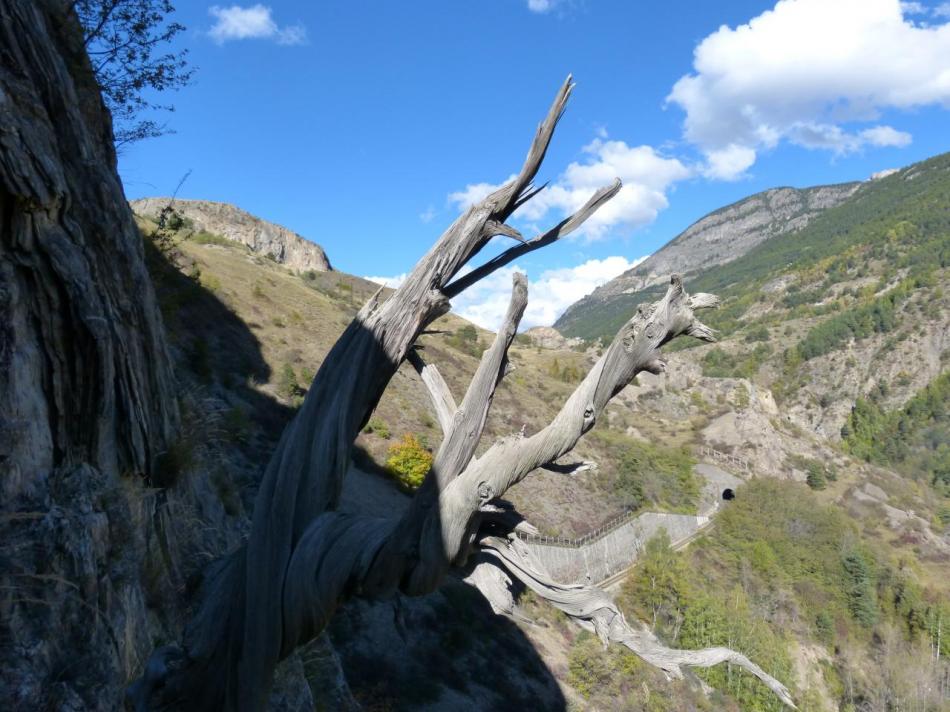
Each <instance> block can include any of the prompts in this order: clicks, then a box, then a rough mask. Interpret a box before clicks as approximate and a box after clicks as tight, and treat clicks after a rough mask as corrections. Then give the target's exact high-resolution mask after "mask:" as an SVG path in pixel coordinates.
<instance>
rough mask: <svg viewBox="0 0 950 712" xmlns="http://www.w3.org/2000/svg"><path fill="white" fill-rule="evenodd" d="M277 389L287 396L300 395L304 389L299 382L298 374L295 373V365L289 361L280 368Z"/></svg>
mask: <svg viewBox="0 0 950 712" xmlns="http://www.w3.org/2000/svg"><path fill="white" fill-rule="evenodd" d="M277 390H278V392H279V393H280V394H281V395H282V396H284V397H285V398H293V397H294V396H296V395H300V392H301V390H302V389H301V388H300V384H299V383H298V382H297V374H296V373H294V367H293V366H291V365H290V364H289V363H285V364H284V365H283V366H282V367H281V369H280V377H279V379H278V381H277Z"/></svg>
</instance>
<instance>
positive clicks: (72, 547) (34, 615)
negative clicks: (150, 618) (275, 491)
mask: <svg viewBox="0 0 950 712" xmlns="http://www.w3.org/2000/svg"><path fill="white" fill-rule="evenodd" d="M68 6H69V4H68V3H62V2H59V1H58V0H56V1H54V0H4V2H3V3H0V15H2V18H3V19H2V22H0V46H2V47H3V52H0V126H2V127H3V131H2V138H0V223H2V225H3V227H2V228H0V503H2V508H3V512H0V561H2V564H0V660H2V665H3V673H2V674H0V700H3V707H4V708H6V709H62V710H79V709H84V710H98V709H103V710H105V709H115V708H117V707H118V706H119V700H121V688H122V685H124V682H125V680H126V679H128V676H129V675H130V674H131V673H132V672H133V670H134V668H135V666H136V665H137V663H138V656H139V655H140V654H141V650H143V649H145V646H147V645H148V644H149V643H150V642H151V641H150V639H149V637H150V634H149V630H148V628H147V626H146V625H145V622H146V620H147V614H146V610H145V604H144V593H143V589H142V586H141V585H140V580H139V575H138V574H139V571H138V568H139V566H140V565H141V561H140V560H139V559H137V554H138V553H140V552H141V547H142V546H143V544H144V542H143V531H142V529H140V528H138V527H137V526H136V524H137V523H140V522H137V520H136V517H137V516H140V515H141V514H142V511H141V510H138V511H136V509H135V507H133V502H132V500H131V499H129V498H127V497H126V496H125V492H126V489H127V486H131V487H133V488H137V491H138V493H139V495H140V497H139V498H138V499H136V500H135V501H136V502H137V503H138V504H141V503H142V499H141V495H143V494H144V491H145V489H146V487H145V484H146V481H147V479H148V478H150V477H151V475H152V474H153V473H154V472H155V471H156V469H157V468H158V467H160V466H161V464H160V463H161V460H162V457H163V454H164V453H165V452H166V451H167V449H168V447H169V445H170V442H171V440H172V439H173V437H174V433H175V430H176V428H177V421H178V406H177V402H176V387H175V381H174V378H173V376H172V370H171V363H170V359H169V356H168V353H167V349H166V343H165V338H164V329H163V326H162V322H161V319H160V316H159V310H158V307H157V304H156V299H155V294H154V291H153V288H152V283H151V280H150V278H149V275H148V272H147V271H146V266H145V260H144V254H143V245H142V240H141V237H140V236H139V232H138V230H137V228H136V226H135V222H134V220H133V217H132V213H131V211H130V210H129V209H128V207H127V205H126V204H125V196H124V195H123V191H122V186H121V184H120V183H119V180H118V176H117V174H116V170H115V151H114V149H113V145H112V131H111V124H110V121H109V117H108V114H107V112H106V110H105V108H104V106H103V104H102V100H101V98H100V96H99V91H98V86H97V85H96V83H95V79H94V77H93V73H92V69H91V67H90V64H89V61H88V59H87V58H86V54H85V49H84V46H83V37H82V33H81V30H80V27H79V25H78V22H77V21H76V19H75V15H73V14H72V13H69V12H68V10H67V9H66V8H67V7H68Z"/></svg>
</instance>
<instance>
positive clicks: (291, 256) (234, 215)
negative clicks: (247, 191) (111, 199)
mask: <svg viewBox="0 0 950 712" xmlns="http://www.w3.org/2000/svg"><path fill="white" fill-rule="evenodd" d="M169 203H173V205H174V208H175V210H176V211H177V212H178V213H179V214H180V215H181V216H182V217H184V218H186V219H187V220H189V221H191V224H192V225H193V227H194V229H195V230H196V231H204V232H208V233H211V234H213V235H220V236H222V237H226V238H227V239H229V240H234V241H235V242H240V243H241V244H242V245H245V246H246V247H248V248H249V249H250V250H251V251H252V252H256V253H259V254H262V255H268V256H270V257H273V258H274V259H275V260H276V261H277V262H279V263H280V264H282V265H284V266H286V267H288V268H290V269H292V270H296V271H298V272H305V271H307V270H316V271H317V272H329V271H331V270H332V269H333V267H332V266H331V265H330V260H329V259H328V258H327V255H326V253H325V252H324V251H323V248H321V247H320V245H318V244H316V243H315V242H311V241H310V240H307V239H306V238H304V237H302V236H300V235H298V234H297V233H296V232H293V231H292V230H288V229H287V228H285V227H281V226H280V225H275V224H274V223H272V222H267V221H266V220H261V219H260V218H258V217H255V216H254V215H251V214H250V213H248V212H246V211H244V210H241V209H240V208H238V207H235V206H234V205H231V204H229V203H216V202H213V201H210V200H180V199H177V198H175V199H172V198H141V199H139V200H133V201H131V202H130V205H131V206H132V210H133V211H135V213H136V214H138V215H141V216H143V217H148V218H154V217H157V216H158V214H159V213H160V212H161V210H162V208H164V207H165V206H167V205H168V204H169Z"/></svg>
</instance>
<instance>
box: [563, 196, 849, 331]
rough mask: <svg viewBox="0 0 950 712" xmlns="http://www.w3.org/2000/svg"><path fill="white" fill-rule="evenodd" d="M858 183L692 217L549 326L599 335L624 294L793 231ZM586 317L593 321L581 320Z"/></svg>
mask: <svg viewBox="0 0 950 712" xmlns="http://www.w3.org/2000/svg"><path fill="white" fill-rule="evenodd" d="M862 186H863V184H862V183H843V184H841V185H822V186H817V187H814V188H802V189H799V188H772V189H771V190H766V191H763V192H761V193H756V194H755V195H751V196H749V197H748V198H744V199H743V200H740V201H738V202H736V203H733V204H732V205H728V206H726V207H724V208H720V209H719V210H716V211H714V212H712V213H710V214H709V215H706V216H705V217H703V218H701V219H699V220H697V221H696V222H695V223H693V224H692V225H690V226H689V227H688V228H687V229H686V230H684V231H683V232H682V233H680V234H679V235H677V236H676V237H675V238H673V239H672V240H671V241H670V242H668V243H667V244H666V245H664V246H663V247H662V248H660V249H659V250H658V251H657V252H655V253H654V254H652V255H650V256H649V257H648V258H647V259H646V260H644V261H643V262H642V263H641V264H639V265H637V266H636V267H634V268H633V269H630V270H628V271H626V272H624V273H623V274H622V275H620V276H619V277H615V278H614V279H612V280H610V281H609V282H608V283H607V284H604V285H603V286H601V287H598V288H597V289H595V290H594V292H593V293H591V294H589V295H587V296H586V297H584V298H583V299H581V300H580V301H579V302H577V303H576V304H573V305H572V306H570V307H569V308H568V309H567V311H566V312H564V314H562V315H561V317H560V318H559V319H558V321H557V324H555V327H556V328H557V329H559V330H560V331H561V332H562V333H564V334H565V335H569V336H580V337H583V338H591V337H592V336H600V335H601V334H599V333H597V330H598V329H601V328H603V327H602V325H601V322H602V318H603V312H605V310H609V309H610V305H611V304H613V303H614V302H615V301H617V300H620V301H621V302H625V301H626V299H625V296H624V295H629V294H636V293H637V292H639V291H640V290H642V289H645V288H646V287H649V286H656V285H659V284H661V283H663V282H665V281H666V279H667V278H668V277H669V276H670V275H671V274H674V273H676V274H681V275H683V276H684V277H685V278H686V279H689V278H691V277H693V276H695V275H697V274H699V273H701V272H702V271H704V270H708V269H710V268H711V267H713V266H715V265H721V264H725V263H727V262H732V261H733V260H736V259H738V258H740V257H742V255H744V254H745V253H747V252H748V251H749V250H751V249H752V248H754V247H755V246H756V245H759V244H761V243H762V242H764V241H766V240H769V239H771V238H774V237H776V236H778V235H784V234H786V233H795V232H798V231H799V230H802V229H803V228H804V227H805V226H807V225H808V223H809V222H811V221H812V220H813V219H814V218H815V217H817V216H818V215H820V214H821V213H822V212H824V211H825V210H827V209H829V208H833V207H835V206H836V205H840V204H841V203H842V202H843V201H845V200H847V199H848V198H849V197H851V196H853V195H854V194H855V193H856V192H858V191H859V190H860V189H861V188H862ZM591 316H593V317H594V324H593V325H589V324H588V323H587V322H588V319H589V318H590V317H591ZM618 326H619V325H618Z"/></svg>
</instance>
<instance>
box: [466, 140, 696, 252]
mask: <svg viewBox="0 0 950 712" xmlns="http://www.w3.org/2000/svg"><path fill="white" fill-rule="evenodd" d="M600 133H601V135H604V132H600ZM583 153H584V154H585V157H586V158H585V160H584V161H581V162H574V163H571V164H570V165H569V166H568V167H567V169H566V170H565V171H564V173H563V174H561V175H560V176H559V177H558V179H557V180H556V181H554V182H553V183H552V185H550V186H548V187H547V188H545V189H544V190H543V191H541V192H540V193H539V194H538V195H536V196H535V197H534V198H532V199H531V200H530V201H529V202H528V203H526V204H525V205H523V206H522V207H521V208H519V210H518V211H517V213H515V216H516V217H517V218H519V219H521V220H527V221H532V222H535V221H537V222H540V221H541V220H542V219H548V220H549V221H551V222H555V221H556V220H558V219H560V218H562V217H566V216H567V215H570V214H571V213H574V212H576V211H577V210H579V209H580V208H581V206H583V205H584V203H586V202H587V200H588V199H589V198H590V197H591V195H593V194H594V192H595V191H596V190H597V189H598V188H602V187H604V186H606V185H609V184H610V183H611V182H613V180H614V178H620V180H621V181H623V187H622V188H621V189H620V192H619V193H618V194H617V195H616V196H614V198H613V199H612V200H610V201H609V202H607V203H606V204H605V205H604V206H603V207H601V208H600V210H598V211H597V212H596V213H594V215H593V216H592V217H591V218H590V219H589V220H587V222H586V223H584V225H583V226H582V227H581V228H580V229H579V230H578V231H577V233H575V234H578V235H582V236H584V237H586V238H587V239H589V240H597V239H600V238H603V237H605V236H606V235H607V234H608V233H609V231H610V230H611V229H613V228H620V229H625V230H632V229H634V228H637V227H641V226H643V225H647V224H649V223H651V222H653V221H654V220H655V219H656V216H657V214H658V213H659V212H660V211H661V210H663V209H664V208H666V207H667V205H669V201H668V199H667V197H666V193H667V191H668V190H669V189H670V187H671V186H672V185H673V184H674V183H676V182H677V181H680V180H683V179H684V178H687V177H689V176H690V175H691V171H690V169H689V168H687V167H686V166H685V165H684V164H683V163H681V162H680V161H679V160H678V159H676V158H669V157H666V156H663V155H661V154H660V153H658V152H657V151H656V149H654V148H653V147H651V146H628V145H627V144H626V143H625V142H623V141H612V140H607V139H605V138H595V139H594V140H593V141H592V142H591V143H589V144H588V145H587V146H585V147H584V148H583ZM512 178H514V176H510V177H509V178H508V180H511V179H512ZM505 182H507V181H505ZM501 185H503V183H499V184H492V183H474V184H472V185H468V186H466V187H465V188H464V189H463V190H460V191H457V192H455V193H451V194H450V195H449V201H450V202H452V203H455V204H456V205H457V206H458V207H459V208H460V209H463V210H464V209H465V208H467V207H469V206H470V205H472V204H474V203H476V202H478V201H479V200H481V199H482V198H484V197H485V196H486V195H488V194H489V193H491V192H492V191H494V190H496V189H498V188H499V187H501Z"/></svg>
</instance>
